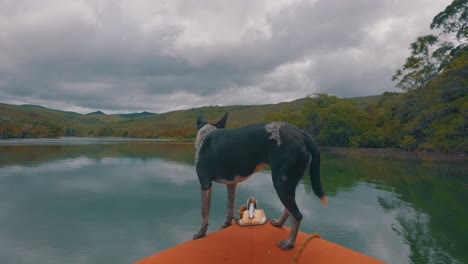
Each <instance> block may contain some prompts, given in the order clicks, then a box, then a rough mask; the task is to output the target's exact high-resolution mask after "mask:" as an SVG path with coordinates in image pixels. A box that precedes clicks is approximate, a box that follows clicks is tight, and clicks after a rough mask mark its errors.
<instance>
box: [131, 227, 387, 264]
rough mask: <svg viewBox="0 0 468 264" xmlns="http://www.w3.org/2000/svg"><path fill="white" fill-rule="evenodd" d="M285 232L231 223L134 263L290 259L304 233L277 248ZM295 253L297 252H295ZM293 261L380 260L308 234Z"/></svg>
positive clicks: (242, 262)
mask: <svg viewBox="0 0 468 264" xmlns="http://www.w3.org/2000/svg"><path fill="white" fill-rule="evenodd" d="M288 235H289V228H288V227H283V228H276V227H273V226H272V225H271V224H269V223H267V224H265V225H259V226H248V227H240V226H238V225H236V224H234V223H233V225H232V226H230V227H228V228H226V229H223V230H219V231H215V232H212V233H209V234H208V235H207V236H206V237H204V238H201V239H198V240H189V241H187V242H184V243H182V244H179V245H177V246H174V247H172V248H169V249H166V250H164V251H161V252H159V253H156V254H154V255H152V256H149V257H146V258H144V259H141V260H139V261H136V262H134V263H135V264H156V263H194V264H198V263H200V264H202V263H203V264H209V263H233V264H234V263H236V264H245V263H253V264H257V263H268V264H270V263H292V260H293V257H294V255H295V254H296V251H297V249H298V248H300V244H301V243H302V242H303V241H304V239H306V238H307V237H308V234H306V233H304V232H299V234H298V237H297V240H296V245H295V247H294V249H292V250H288V251H285V250H281V249H280V248H279V247H278V246H277V245H276V243H277V242H278V241H280V240H281V239H284V238H286V237H287V236H288ZM296 256H297V254H296ZM293 263H298V264H301V263H314V264H321V263H327V264H333V263H360V264H366V263H368V264H376V263H384V262H382V261H380V260H377V259H375V258H372V257H369V256H367V255H364V254H361V253H359V252H356V251H354V250H351V249H348V248H345V247H343V246H340V245H337V244H334V243H332V242H329V241H327V240H325V239H322V238H312V239H311V240H310V241H309V242H308V243H307V244H306V245H305V247H304V250H303V252H302V253H301V254H300V255H299V257H298V258H297V262H293Z"/></svg>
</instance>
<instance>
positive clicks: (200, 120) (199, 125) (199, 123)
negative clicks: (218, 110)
mask: <svg viewBox="0 0 468 264" xmlns="http://www.w3.org/2000/svg"><path fill="white" fill-rule="evenodd" d="M227 118H228V113H225V114H224V116H223V117H221V119H220V120H219V121H218V122H216V123H215V124H210V125H212V126H214V127H216V128H217V129H220V128H224V127H226V121H227ZM208 124H209V123H208V122H207V121H206V120H205V119H204V118H203V117H202V116H201V115H198V117H197V130H200V129H201V128H202V127H204V126H205V125H208Z"/></svg>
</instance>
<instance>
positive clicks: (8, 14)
mask: <svg viewBox="0 0 468 264" xmlns="http://www.w3.org/2000/svg"><path fill="white" fill-rule="evenodd" d="M449 2H450V1H449V0H445V1H431V0H415V1H404V0H397V1H394V0H392V1H390V0H388V1H372V0H356V1H338V0H328V1H325V0H315V1H314V0H311V1H305V0H304V1H302V0H282V1H267V0H264V1H262V0H258V1H247V0H242V1H234V2H226V3H220V2H219V1H203V3H201V2H199V1H188V0H177V1H176V0H174V1H167V2H159V1H158V3H156V2H154V1H149V0H141V1H130V0H120V1H110V0H101V1H87V0H82V1H73V2H67V1H58V0H44V1H40V3H39V1H33V0H30V1H21V2H18V1H0V102H3V103H33V104H40V105H43V106H46V107H51V108H57V109H63V110H72V111H79V112H87V111H94V110H103V111H105V112H109V113H114V112H132V111H143V110H147V111H154V112H161V111H162V112H164V111H169V110H176V109H183V108H190V107H196V106H202V105H215V104H218V105H228V104H260V103H275V102H280V101H284V100H293V99H296V98H301V97H304V96H306V95H307V94H310V93H313V92H326V93H330V94H334V95H337V96H341V97H344V96H346V97H350V96H363V95H371V94H378V93H382V92H384V91H388V90H395V89H394V88H393V84H392V83H391V81H390V78H391V75H392V73H393V71H394V70H395V69H396V68H397V67H398V66H399V65H400V64H401V63H402V62H403V61H404V58H405V57H406V56H407V55H408V54H409V51H408V46H409V43H410V42H411V41H412V40H414V38H416V36H418V35H421V34H425V33H427V32H429V28H428V27H429V23H430V21H431V19H432V18H433V17H434V16H435V15H436V14H437V13H438V12H440V11H441V10H443V8H445V6H446V5H448V4H449Z"/></svg>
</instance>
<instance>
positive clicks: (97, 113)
mask: <svg viewBox="0 0 468 264" xmlns="http://www.w3.org/2000/svg"><path fill="white" fill-rule="evenodd" d="M86 115H105V113H104V112H102V111H96V112H91V113H87V114H86Z"/></svg>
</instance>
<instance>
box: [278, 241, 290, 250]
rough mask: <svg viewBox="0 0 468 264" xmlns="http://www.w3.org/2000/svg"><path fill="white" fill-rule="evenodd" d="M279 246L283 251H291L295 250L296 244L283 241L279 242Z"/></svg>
mask: <svg viewBox="0 0 468 264" xmlns="http://www.w3.org/2000/svg"><path fill="white" fill-rule="evenodd" d="M277 245H278V247H280V248H281V249H283V250H290V249H292V248H294V242H291V241H290V240H289V239H283V240H281V241H280V242H278V244H277Z"/></svg>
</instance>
